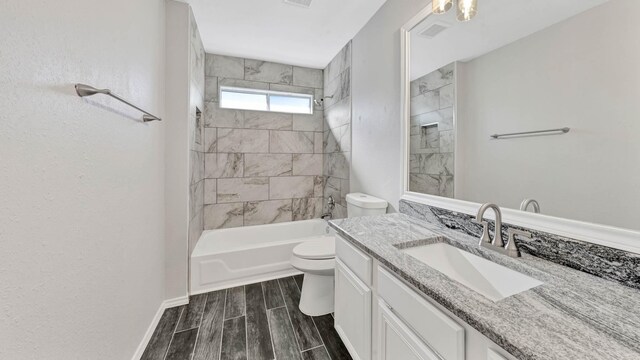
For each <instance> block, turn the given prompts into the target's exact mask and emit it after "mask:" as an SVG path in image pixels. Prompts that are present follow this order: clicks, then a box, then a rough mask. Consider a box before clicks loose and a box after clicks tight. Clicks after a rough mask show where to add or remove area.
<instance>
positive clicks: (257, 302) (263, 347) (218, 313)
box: [142, 275, 351, 360]
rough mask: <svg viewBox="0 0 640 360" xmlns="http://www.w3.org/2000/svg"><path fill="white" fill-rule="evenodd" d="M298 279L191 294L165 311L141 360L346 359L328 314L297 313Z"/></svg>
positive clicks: (347, 357)
mask: <svg viewBox="0 0 640 360" xmlns="http://www.w3.org/2000/svg"><path fill="white" fill-rule="evenodd" d="M302 281H303V277H302V275H298V276H293V277H287V278H282V279H278V280H271V281H265V282H262V283H256V284H251V285H246V286H240V287H235V288H231V289H225V290H219V291H213V292H210V293H206V294H201V295H195V296H192V297H191V299H190V301H189V304H188V305H184V306H179V307H174V308H170V309H166V310H165V311H164V313H163V314H162V318H161V319H160V322H159V323H158V326H157V327H156V329H155V331H154V333H153V336H152V337H151V340H150V341H149V344H148V345H147V348H146V349H145V352H144V354H143V355H142V359H143V360H183V359H184V360H227V359H233V360H258V359H259V360H263V359H264V360H275V359H277V360H298V359H299V360H338V359H349V360H350V359H351V356H349V353H348V352H347V349H346V348H345V347H344V344H343V343H342V341H341V340H340V337H339V336H338V334H337V333H336V331H335V329H334V328H333V316H332V315H331V314H329V315H324V316H316V317H310V316H307V315H305V314H303V313H302V312H300V310H299V309H298V302H299V301H300V289H301V288H302Z"/></svg>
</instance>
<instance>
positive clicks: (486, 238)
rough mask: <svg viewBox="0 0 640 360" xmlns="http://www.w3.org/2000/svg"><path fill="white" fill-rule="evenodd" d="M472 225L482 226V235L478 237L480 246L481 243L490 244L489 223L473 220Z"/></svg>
mask: <svg viewBox="0 0 640 360" xmlns="http://www.w3.org/2000/svg"><path fill="white" fill-rule="evenodd" d="M473 222H474V223H476V224H479V225H482V235H481V236H480V245H482V243H487V244H491V236H490V235H489V223H488V222H486V221H484V220H480V221H478V220H473Z"/></svg>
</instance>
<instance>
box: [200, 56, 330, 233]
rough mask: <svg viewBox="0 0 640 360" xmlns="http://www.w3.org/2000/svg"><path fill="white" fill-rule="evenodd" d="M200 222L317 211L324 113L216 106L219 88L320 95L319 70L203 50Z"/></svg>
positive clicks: (242, 221) (277, 218) (252, 220)
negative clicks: (248, 109) (201, 213)
mask: <svg viewBox="0 0 640 360" xmlns="http://www.w3.org/2000/svg"><path fill="white" fill-rule="evenodd" d="M205 74H206V77H205V109H204V126H205V128H204V134H203V135H204V151H205V154H204V164H205V165H204V177H205V180H204V204H205V205H204V226H205V229H219V228H228V227H239V226H249V225H260V224H268V223H276V222H285V221H293V220H303V219H311V218H315V217H319V216H320V213H321V211H322V197H323V190H324V180H323V153H324V146H323V130H324V124H323V119H324V116H323V111H322V108H315V109H314V113H313V115H297V114H284V113H270V112H259V111H244V110H231V109H221V108H220V107H219V103H218V88H219V86H235V87H243V88H253V89H263V90H267V89H270V90H276V91H286V92H296V93H306V94H313V95H314V96H315V97H316V98H321V97H322V93H323V74H322V70H319V69H309V68H303V67H296V66H291V65H285V64H277V63H271V62H265V61H258V60H251V59H242V58H236V57H228V56H220V55H214V54H207V55H206V65H205Z"/></svg>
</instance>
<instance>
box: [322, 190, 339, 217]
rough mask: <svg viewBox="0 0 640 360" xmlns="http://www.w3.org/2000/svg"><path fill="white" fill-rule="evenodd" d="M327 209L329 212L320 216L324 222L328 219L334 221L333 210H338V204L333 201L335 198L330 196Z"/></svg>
mask: <svg viewBox="0 0 640 360" xmlns="http://www.w3.org/2000/svg"><path fill="white" fill-rule="evenodd" d="M327 207H328V209H329V211H328V212H326V213H324V214H322V215H320V218H321V219H323V220H327V218H328V219H329V220H331V219H333V209H335V208H336V202H335V201H334V200H333V196H331V195H329V199H328V200H327Z"/></svg>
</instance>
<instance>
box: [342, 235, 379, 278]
mask: <svg viewBox="0 0 640 360" xmlns="http://www.w3.org/2000/svg"><path fill="white" fill-rule="evenodd" d="M336 256H337V257H338V258H339V259H340V261H342V262H343V263H344V264H345V265H347V267H348V268H349V270H351V271H352V272H353V273H354V274H356V276H357V277H358V278H359V279H360V280H361V281H362V282H363V283H365V284H366V285H367V286H371V279H372V275H371V273H372V265H371V264H372V261H371V257H370V256H369V255H366V254H365V253H363V252H362V251H360V250H358V249H356V247H355V246H353V245H351V244H349V242H348V241H347V240H345V239H343V238H342V237H340V236H338V235H336Z"/></svg>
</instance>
